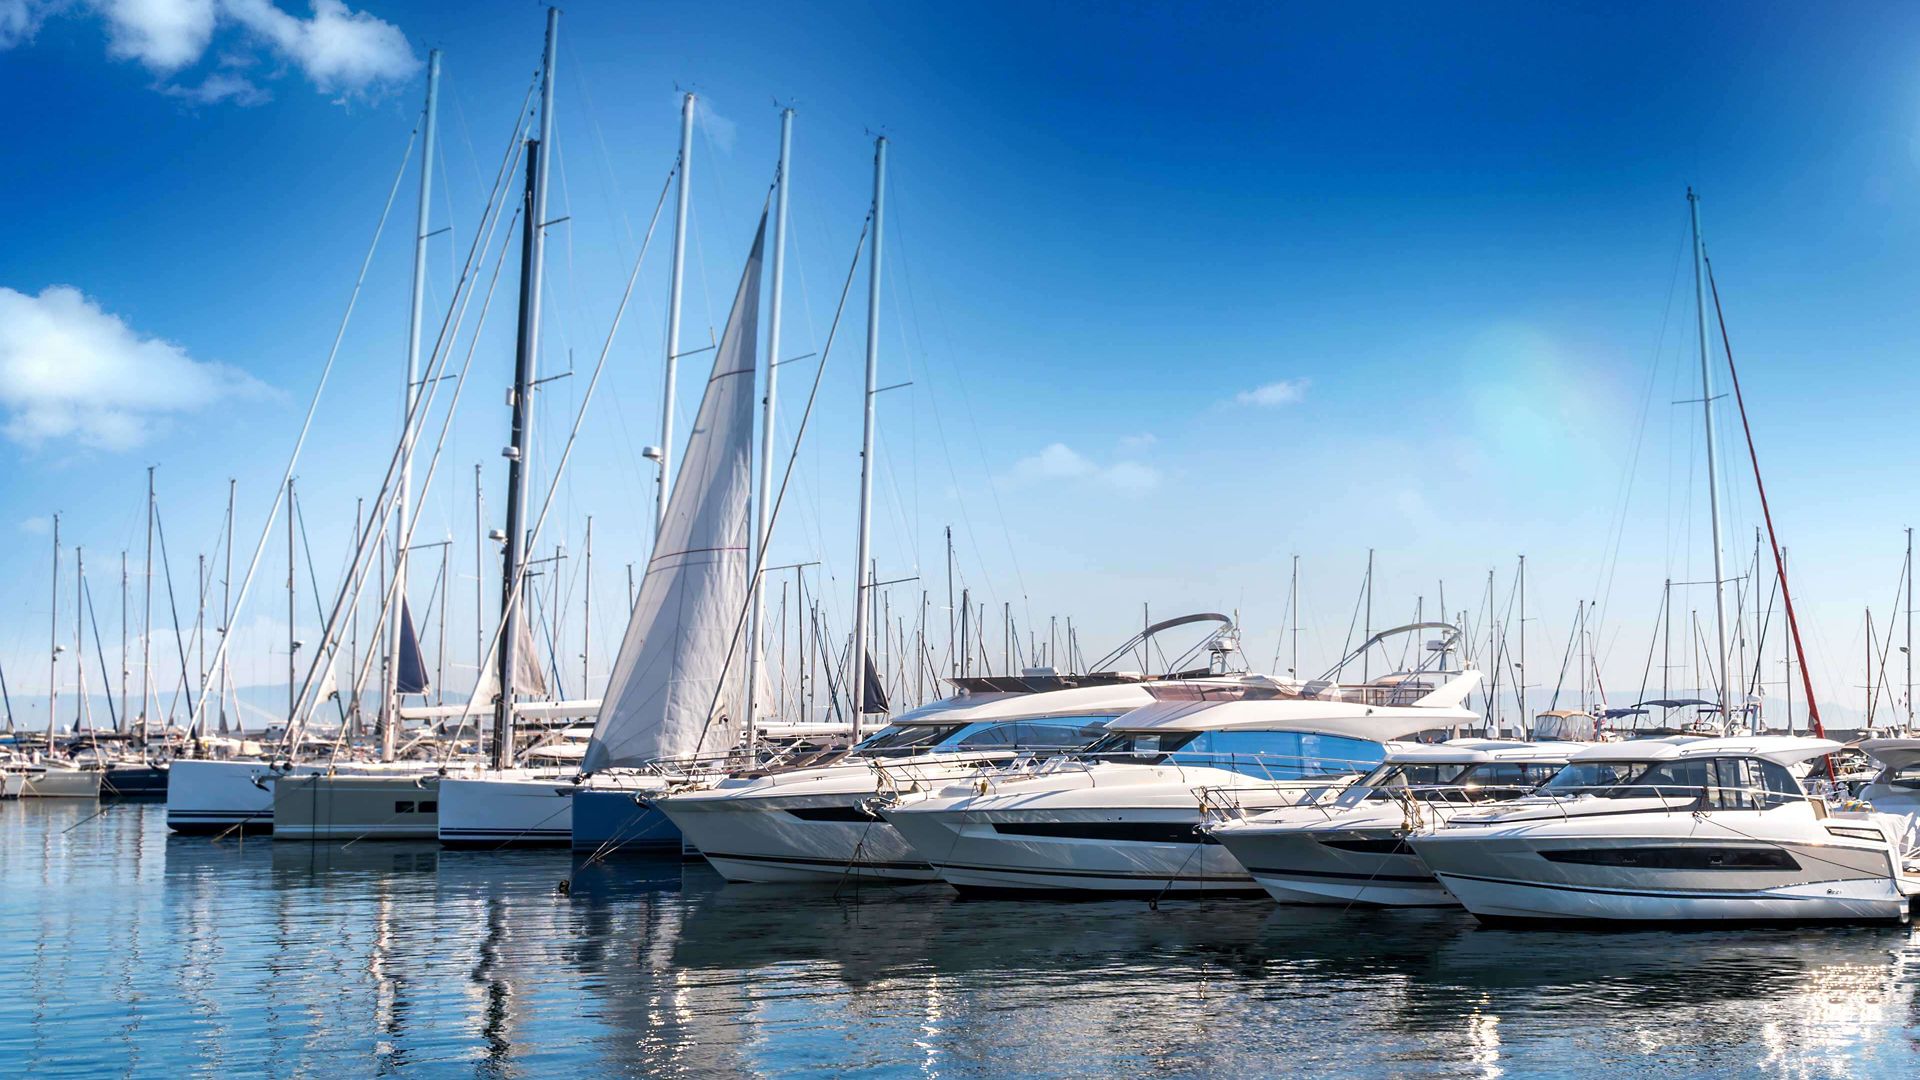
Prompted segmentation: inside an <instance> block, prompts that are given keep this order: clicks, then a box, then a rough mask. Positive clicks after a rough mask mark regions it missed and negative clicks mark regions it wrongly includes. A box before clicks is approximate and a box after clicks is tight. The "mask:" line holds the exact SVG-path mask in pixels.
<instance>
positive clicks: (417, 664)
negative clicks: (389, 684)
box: [394, 600, 428, 694]
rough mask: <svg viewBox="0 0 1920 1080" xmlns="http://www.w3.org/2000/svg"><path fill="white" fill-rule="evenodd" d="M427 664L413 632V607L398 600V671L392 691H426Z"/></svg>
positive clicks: (416, 692) (404, 692) (402, 692)
mask: <svg viewBox="0 0 1920 1080" xmlns="http://www.w3.org/2000/svg"><path fill="white" fill-rule="evenodd" d="M427 685H428V683H427V664H426V661H425V660H424V659H422V658H421V656H420V639H419V638H417V637H415V636H414V633H413V609H412V608H410V607H408V606H407V602H406V601H405V600H402V601H401V602H400V672H399V674H398V676H396V680H395V686H394V691H395V692H396V693H401V694H424V693H426V692H427Z"/></svg>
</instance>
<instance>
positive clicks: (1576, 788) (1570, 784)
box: [1545, 761, 1640, 795]
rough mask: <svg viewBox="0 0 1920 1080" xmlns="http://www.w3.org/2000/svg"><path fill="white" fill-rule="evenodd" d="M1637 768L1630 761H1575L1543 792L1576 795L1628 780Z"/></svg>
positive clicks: (1554, 778)
mask: <svg viewBox="0 0 1920 1080" xmlns="http://www.w3.org/2000/svg"><path fill="white" fill-rule="evenodd" d="M1639 767H1640V766H1639V765H1637V764H1635V763H1634V762H1630V761H1576V762H1574V763H1573V764H1571V765H1568V766H1566V767H1565V768H1562V769H1561V770H1560V771H1559V772H1557V773H1555V774H1554V775H1553V779H1552V780H1551V781H1549V782H1548V783H1547V786H1546V789H1545V790H1546V791H1547V792H1549V793H1552V794H1565V795H1578V794H1580V793H1581V792H1582V791H1585V790H1588V789H1592V788H1602V787H1609V786H1612V785H1614V784H1618V783H1620V782H1622V781H1624V780H1626V779H1628V778H1630V777H1631V776H1632V775H1633V774H1634V771H1635V770H1636V769H1638V768H1639Z"/></svg>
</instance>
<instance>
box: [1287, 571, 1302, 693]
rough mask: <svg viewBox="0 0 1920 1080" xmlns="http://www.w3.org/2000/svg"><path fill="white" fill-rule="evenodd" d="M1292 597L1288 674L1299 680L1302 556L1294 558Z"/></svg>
mask: <svg viewBox="0 0 1920 1080" xmlns="http://www.w3.org/2000/svg"><path fill="white" fill-rule="evenodd" d="M1288 596H1289V597H1290V599H1289V601H1288V603H1287V606H1288V607H1290V608H1292V609H1293V610H1292V611H1291V612H1290V613H1288V615H1287V624H1288V625H1289V626H1290V627H1291V628H1292V630H1293V660H1292V664H1293V666H1292V667H1289V668H1288V669H1287V674H1288V675H1292V676H1294V677H1295V678H1298V677H1299V675H1300V556H1298V555H1295V556H1294V557H1293V586H1292V587H1291V588H1290V589H1289V590H1288Z"/></svg>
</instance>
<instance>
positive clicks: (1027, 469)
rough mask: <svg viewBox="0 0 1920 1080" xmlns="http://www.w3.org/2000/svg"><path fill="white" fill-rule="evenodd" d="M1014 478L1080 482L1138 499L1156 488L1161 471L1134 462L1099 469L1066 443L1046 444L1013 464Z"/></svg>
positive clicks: (1042, 481)
mask: <svg viewBox="0 0 1920 1080" xmlns="http://www.w3.org/2000/svg"><path fill="white" fill-rule="evenodd" d="M1013 478H1014V479H1015V480H1018V481H1021V482H1024V483H1051V482H1054V481H1060V480H1080V481H1086V482H1089V483H1095V484H1100V485H1102V486H1104V487H1107V488H1111V489H1113V490H1114V491H1118V492H1122V493H1124V494H1128V495H1137V494H1140V493H1141V492H1145V491H1150V490H1152V489H1153V488H1155V487H1157V486H1159V483H1160V470H1158V469H1156V468H1154V467H1152V466H1151V465H1142V464H1140V463H1139V462H1137V461H1120V462H1115V463H1114V464H1112V465H1100V464H1097V463H1096V462H1094V461H1092V460H1090V459H1089V458H1087V457H1086V455H1084V454H1081V453H1080V452H1079V451H1077V450H1075V449H1073V448H1072V447H1070V446H1068V445H1067V444H1066V443H1049V444H1047V446H1046V447H1044V448H1043V449H1042V450H1041V451H1040V452H1039V453H1037V454H1034V455H1033V456H1031V457H1025V458H1021V459H1020V460H1019V461H1017V462H1015V463H1014V466H1013Z"/></svg>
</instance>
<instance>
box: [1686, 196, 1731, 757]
mask: <svg viewBox="0 0 1920 1080" xmlns="http://www.w3.org/2000/svg"><path fill="white" fill-rule="evenodd" d="M1687 216H1688V219H1689V221H1691V223H1692V226H1693V293H1694V301H1695V304H1696V306H1697V308H1698V312H1699V316H1700V319H1699V322H1700V412H1701V415H1703V416H1704V417H1705V418H1706V424H1707V509H1708V513H1709V514H1710V515H1711V516H1712V518H1713V631H1714V642H1715V647H1716V648H1717V649H1718V650H1719V651H1718V652H1716V653H1715V654H1714V658H1713V662H1714V664H1715V666H1716V667H1717V668H1718V669H1719V670H1718V672H1717V674H1718V677H1719V679H1720V716H1721V719H1722V720H1723V721H1726V722H1727V723H1728V724H1729V725H1730V724H1731V723H1732V719H1733V714H1732V712H1730V711H1729V710H1730V709H1731V708H1732V703H1731V702H1729V701H1728V700H1727V698H1728V696H1729V695H1730V694H1731V691H1732V687H1731V686H1730V685H1729V684H1728V682H1727V597H1726V589H1727V586H1726V582H1727V574H1726V569H1725V567H1724V566H1723V565H1722V563H1723V562H1724V553H1723V552H1722V551H1721V550H1720V465H1719V459H1718V457H1717V454H1718V450H1716V449H1715V446H1714V442H1715V440H1714V436H1713V368H1712V365H1711V364H1710V363H1709V362H1708V359H1707V284H1706V272H1705V270H1704V268H1703V261H1702V260H1703V258H1704V252H1703V248H1702V247H1701V244H1700V196H1699V195H1697V194H1695V193H1694V190H1693V189H1692V188H1688V189H1687ZM1729 730H1731V728H1729Z"/></svg>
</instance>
